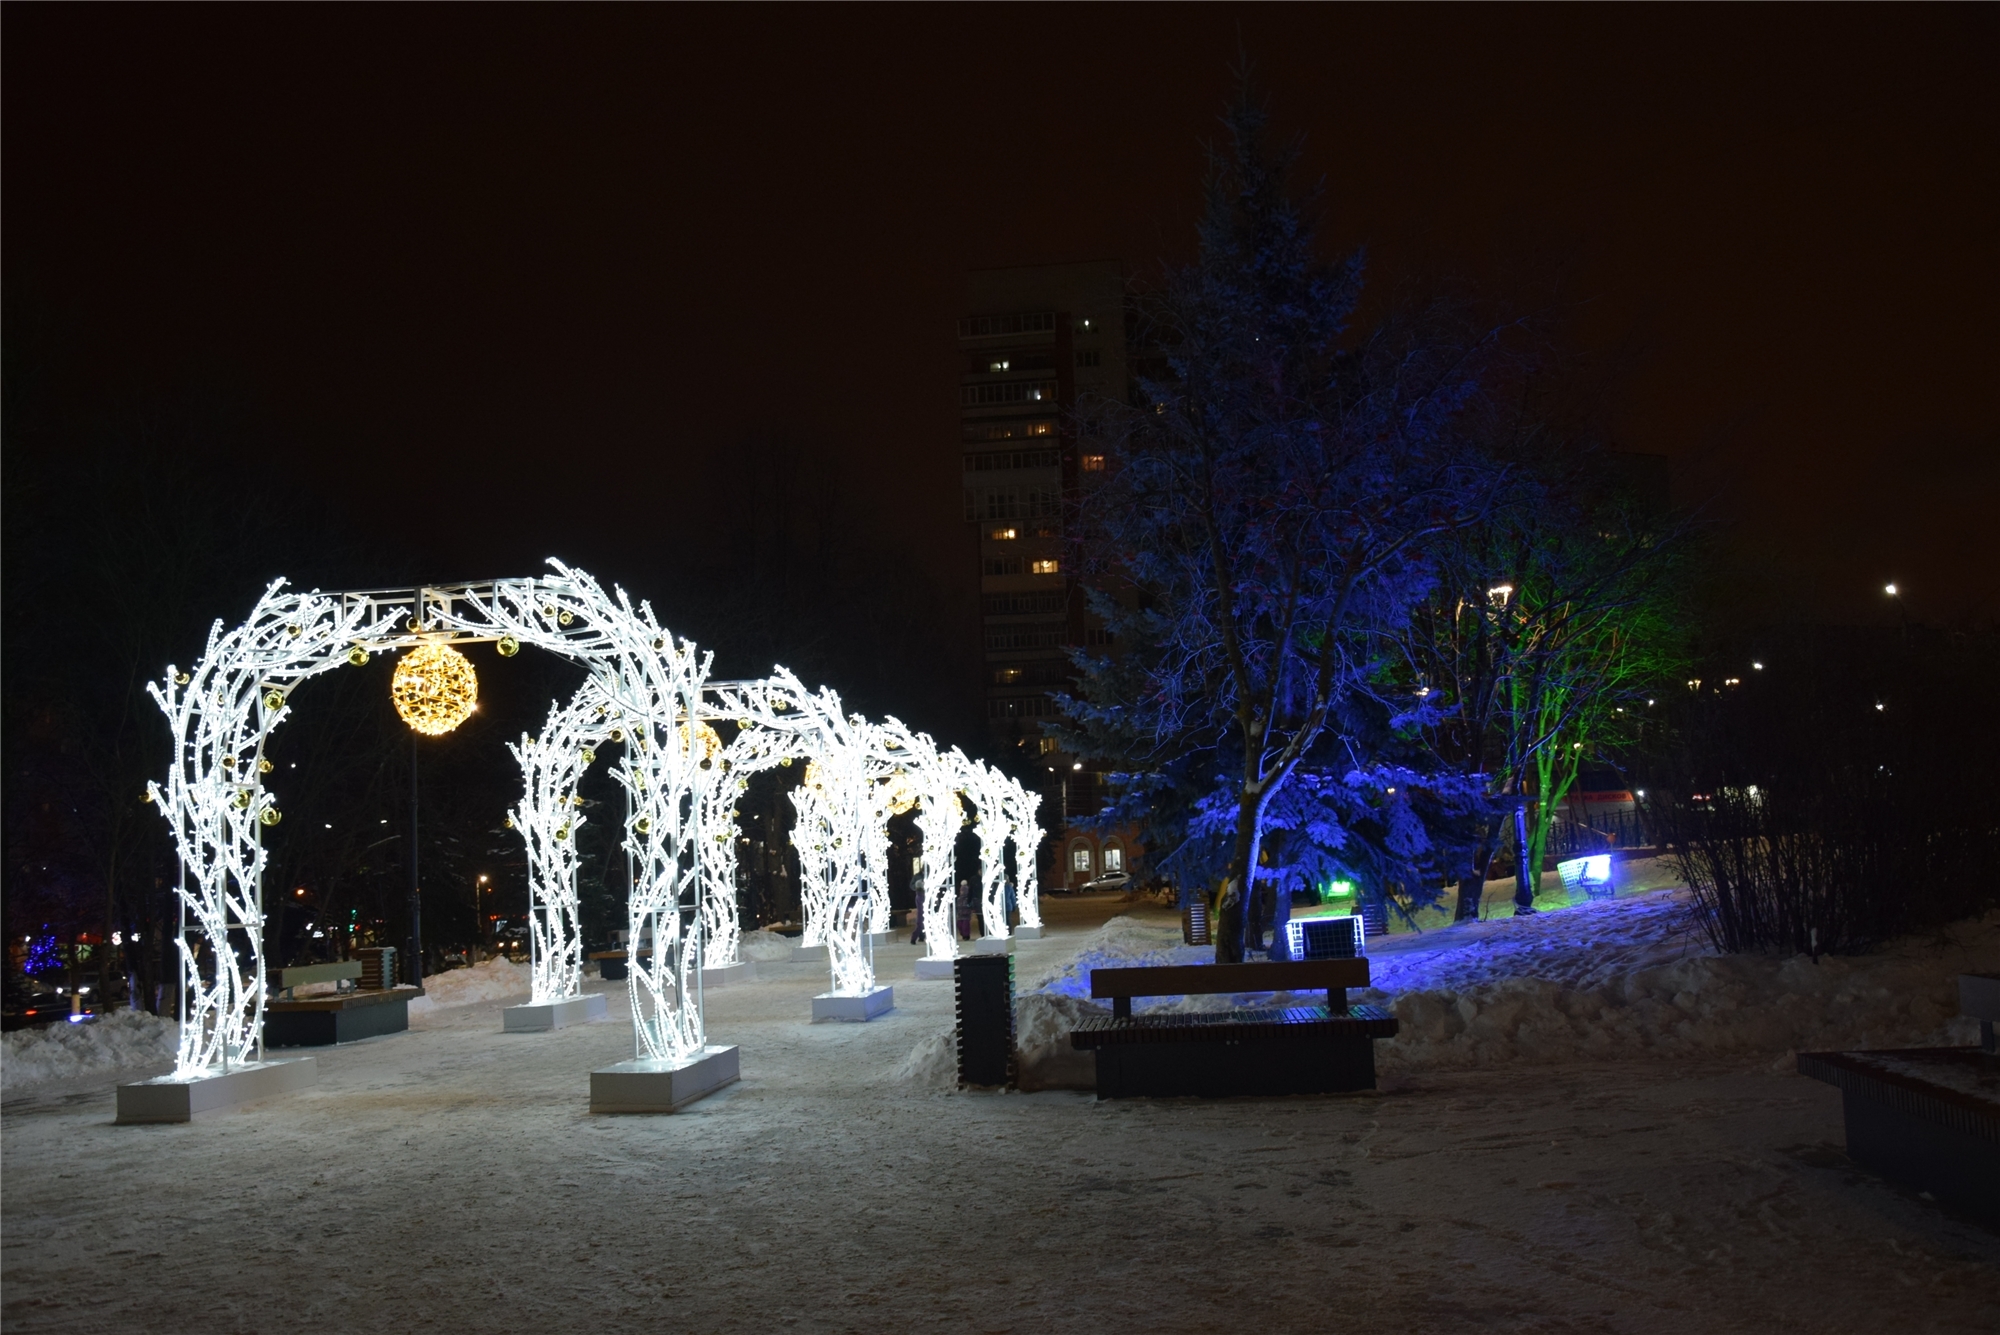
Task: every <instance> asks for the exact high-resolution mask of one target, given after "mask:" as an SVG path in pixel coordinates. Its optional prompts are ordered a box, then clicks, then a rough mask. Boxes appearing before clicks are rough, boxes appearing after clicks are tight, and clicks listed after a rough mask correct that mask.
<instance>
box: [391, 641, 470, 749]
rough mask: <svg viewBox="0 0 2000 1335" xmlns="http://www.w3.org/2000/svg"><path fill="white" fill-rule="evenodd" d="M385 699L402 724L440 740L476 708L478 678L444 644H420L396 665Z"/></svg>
mask: <svg viewBox="0 0 2000 1335" xmlns="http://www.w3.org/2000/svg"><path fill="white" fill-rule="evenodd" d="M389 697H390V698H391V699H392V700H394V701H395V702H396V712H397V713H398V714H400V715H402V717H403V722H405V723H407V724H409V725H410V727H411V728H413V729H415V730H416V731H417V732H420V733H422V734H424V735H425V736H426V737H442V736H444V735H445V734H446V733H448V732H450V731H451V730H452V729H453V728H456V727H457V726H458V725H459V724H461V723H463V722H465V721H466V720H467V719H469V718H471V717H472V711H473V710H475V709H477V708H478V707H479V676H478V674H477V673H475V672H473V670H472V663H471V662H470V661H469V660H468V659H467V658H466V656H465V655H464V654H462V653H460V652H459V651H458V650H456V649H454V648H452V647H451V646H450V645H448V644H420V645H418V646H417V647H416V648H414V649H412V650H410V652H408V653H407V654H404V655H403V659H402V661H401V662H399V663H397V664H396V675H395V677H394V679H393V680H391V681H390V683H389Z"/></svg>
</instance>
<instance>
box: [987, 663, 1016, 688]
mask: <svg viewBox="0 0 2000 1335" xmlns="http://www.w3.org/2000/svg"><path fill="white" fill-rule="evenodd" d="M1020 680H1021V669H1019V668H1017V667H1004V668H994V669H993V684H994V685H995V686H1014V685H1017V684H1019V682H1020Z"/></svg>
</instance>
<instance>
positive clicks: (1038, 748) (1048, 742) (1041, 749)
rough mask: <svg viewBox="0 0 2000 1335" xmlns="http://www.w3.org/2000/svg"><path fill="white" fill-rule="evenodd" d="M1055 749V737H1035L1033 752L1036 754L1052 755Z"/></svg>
mask: <svg viewBox="0 0 2000 1335" xmlns="http://www.w3.org/2000/svg"><path fill="white" fill-rule="evenodd" d="M1055 750H1056V739H1055V738H1053V737H1037V738H1036V739H1035V754H1036V755H1038V756H1048V755H1054V754H1055Z"/></svg>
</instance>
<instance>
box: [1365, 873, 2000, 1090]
mask: <svg viewBox="0 0 2000 1335" xmlns="http://www.w3.org/2000/svg"><path fill="white" fill-rule="evenodd" d="M1660 898H1661V899H1662V900H1669V901H1672V900H1678V899H1679V898H1680V896H1679V895H1678V894H1676V893H1674V892H1663V894H1662V895H1661V896H1660ZM1628 903H1630V904H1633V905H1634V908H1633V911H1632V912H1631V914H1630V917H1629V922H1628V923H1627V924H1626V927H1627V930H1626V931H1623V932H1621V933H1620V934H1619V939H1618V940H1617V941H1616V942H1615V943H1613V944H1611V945H1610V948H1609V949H1606V950H1602V951H1600V950H1599V949H1598V948H1597V947H1598V945H1600V944H1602V942H1601V941H1600V938H1599V934H1598V931H1597V930H1596V928H1595V927H1592V926H1590V925H1586V929H1585V930H1584V931H1582V932H1581V933H1580V936H1579V940H1578V941H1577V942H1576V943H1574V944H1573V945H1572V946H1571V947H1570V948H1568V949H1563V948H1560V943H1558V942H1554V941H1551V940H1547V939H1543V940H1524V941H1523V942H1521V943H1506V942H1502V943H1498V948H1496V949H1492V950H1490V951H1488V950H1481V951H1476V952H1474V951H1462V950H1454V951H1450V952H1440V954H1439V955H1438V956H1437V957H1436V958H1435V961H1434V963H1433V964H1432V965H1431V966H1429V967H1428V968H1426V967H1424V966H1422V965H1421V964H1420V963H1419V962H1418V961H1416V960H1414V959H1413V960H1411V961H1410V962H1409V967H1407V968H1406V969H1403V970H1400V971H1398V970H1385V969H1383V968H1381V967H1380V965H1379V964H1378V966H1377V968H1376V971H1375V976H1376V980H1377V983H1378V987H1377V988H1376V989H1373V990H1371V991H1370V992H1369V993H1367V994H1364V996H1363V997H1362V998H1361V999H1364V1000H1369V1001H1373V1002H1375V1003H1377V1004H1380V1005H1387V1006H1389V1007H1390V1008H1391V1009H1392V1010H1393V1011H1394V1013H1395V1015H1396V1018H1397V1019H1398V1020H1400V1021H1401V1022H1402V1032H1401V1033H1400V1034H1398V1035H1397V1037H1396V1038H1395V1039H1393V1040H1391V1041H1388V1042H1385V1043H1382V1044H1379V1045H1378V1046H1377V1048H1376V1055H1377V1059H1378V1061H1379V1062H1380V1063H1381V1065H1382V1067H1383V1068H1384V1069H1385V1070H1394V1069H1418V1070H1421V1069H1441V1068H1455V1067H1477V1066H1497V1065H1502V1064H1508V1063H1520V1062H1567V1061H1582V1060H1589V1059H1604V1058H1620V1057H1645V1056H1659V1057H1708V1056H1728V1055H1760V1056H1761V1055H1769V1056H1771V1057H1774V1058H1777V1059H1778V1062H1777V1064H1779V1065H1784V1064H1785V1062H1786V1059H1787V1058H1788V1057H1789V1055H1790V1054H1791V1053H1794V1052H1797V1051H1800V1050H1810V1049H1824V1048H1870V1047H1916V1046H1924V1045H1930V1044H1937V1043H1967V1042H1971V1041H1974V1040H1973V1038H1972V1033H1973V1029H1974V1025H1973V1023H1972V1022H1971V1021H1968V1020H1961V1019H1958V1018H1957V1012H1958V992H1957V979H1958V975H1959V974H1961V973H1970V972H1984V971H1988V970H1991V969H1992V968H1994V967H1995V966H1996V964H2000V913H1996V914H1990V915H1988V916H1987V917H1986V918H1984V919H1980V920H1977V921H1974V922H1967V923H1962V924H1960V925H1959V926H1958V927H1957V928H1956V929H1955V930H1953V931H1952V932H1951V933H1949V934H1947V935H1945V936H1942V937H1929V938H1923V939H1919V940H1910V941H1903V942H1899V943H1897V944H1896V945H1894V946H1892V947H1891V948H1889V949H1887V950H1884V951H1882V952H1880V953H1878V954H1874V955H1861V956H1846V957H1842V956H1832V955H1823V956H1821V957H1820V959H1819V962H1818V963H1814V962H1813V961H1812V960H1811V959H1809V958H1808V957H1806V956H1803V955H1800V956H1794V957H1792V958H1790V959H1780V958H1774V957H1771V956H1761V955H1726V956H1724V955H1715V954H1713V953H1710V952H1708V951H1707V950H1706V948H1705V947H1695V946H1693V945H1692V944H1684V945H1683V948H1682V954H1681V957H1680V958H1678V959H1674V960H1672V962H1670V963H1664V964H1661V963H1652V962H1650V961H1651V960H1652V959H1654V958H1656V957H1657V956H1659V955H1661V954H1664V953H1666V950H1667V948H1668V947H1669V946H1670V945H1671V944H1672V943H1671V942H1669V941H1666V940H1661V939H1658V938H1657V937H1656V938H1655V939H1653V940H1650V941H1649V940H1647V939H1646V929H1647V928H1648V926H1649V925H1651V926H1653V927H1655V928H1657V927H1658V926H1659V925H1660V924H1662V923H1672V922H1675V921H1676V915H1675V913H1674V912H1673V911H1672V910H1673V909H1674V908H1676V907H1678V908H1679V909H1680V910H1681V912H1680V914H1679V922H1680V924H1681V925H1682V926H1683V927H1684V925H1685V911H1684V910H1685V905H1684V902H1683V903H1681V904H1679V905H1675V904H1672V903H1668V904H1665V905H1661V904H1646V903H1643V902H1640V901H1637V900H1634V901H1613V902H1612V903H1609V904H1604V905H1594V906H1592V909H1593V910H1596V911H1598V916H1599V917H1601V918H1603V919H1605V920H1607V921H1615V915H1616V914H1617V911H1618V909H1619V908H1620V907H1621V906H1622V905H1624V904H1628ZM1606 911H1608V912H1606ZM1585 912H1586V911H1585V910H1582V909H1575V910H1570V913H1569V914H1555V915H1549V917H1548V918H1547V919H1541V918H1537V919H1529V920H1527V921H1526V922H1524V923H1523V924H1522V925H1523V927H1524V928H1527V927H1532V929H1533V930H1534V933H1535V934H1536V935H1538V936H1542V937H1553V936H1554V935H1556V933H1557V932H1558V931H1559V930H1561V929H1560V925H1559V924H1558V923H1557V922H1555V921H1552V920H1554V919H1560V918H1564V917H1568V916H1570V914H1583V913H1585ZM1601 925H1602V924H1598V925H1597V926H1601ZM1453 930H1456V929H1453ZM1440 935H1442V934H1440ZM1526 935H1527V934H1526V933H1524V937H1525V936H1526ZM1515 944H1518V945H1519V946H1520V948H1510V946H1511V945H1515ZM1697 951H1698V952H1699V953H1697ZM1607 956H1608V957H1609V959H1607V958H1606V957H1607ZM1621 957H1623V958H1624V960H1625V961H1626V962H1627V967H1624V968H1622V969H1621V968H1620V967H1619V963H1620V959H1621ZM1633 963H1636V967H1631V964H1633ZM1399 973H1400V974H1401V977H1400V979H1399V978H1398V977H1397V975H1398V974H1399ZM1392 981H1402V982H1404V983H1405V984H1406V989H1405V990H1401V991H1395V992H1391V991H1390V990H1389V989H1388V988H1387V987H1385V986H1383V985H1384V984H1389V983H1391V982H1392ZM1408 984H1427V985H1417V986H1408ZM1439 984H1444V985H1442V986H1440V985H1439Z"/></svg>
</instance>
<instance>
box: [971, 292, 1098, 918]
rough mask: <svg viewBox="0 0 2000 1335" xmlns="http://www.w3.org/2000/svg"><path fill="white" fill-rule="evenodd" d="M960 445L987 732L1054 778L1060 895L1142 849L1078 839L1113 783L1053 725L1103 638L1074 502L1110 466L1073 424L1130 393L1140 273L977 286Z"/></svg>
mask: <svg viewBox="0 0 2000 1335" xmlns="http://www.w3.org/2000/svg"><path fill="white" fill-rule="evenodd" d="M958 347H959V352H960V353H961V355H962V357H963V366H962V367H961V375H960V379H959V435H960V442H961V448H962V450H963V454H964V468H965V501H964V504H965V519H966V522H967V525H968V527H969V528H970V529H971V531H972V533H973V535H974V540H975V541H976V543H977V547H978V552H979V565H980V579H979V596H980V602H981V608H980V611H981V619H980V624H981V633H982V634H983V635H984V636H985V648H986V654H985V672H986V721H987V726H988V728H989V729H990V730H991V731H992V733H993V736H994V740H995V741H996V742H998V743H1000V744H1002V745H1004V746H1005V747H1007V748H1008V749H1010V750H1011V751H1012V752H1013V753H1014V754H1015V756H1016V757H1017V758H1018V759H1019V760H1021V761H1022V763H1023V767H1025V766H1026V764H1028V763H1030V762H1032V763H1033V765H1034V770H1035V773H1036V774H1037V775H1038V776H1040V777H1041V779H1042V794H1043V797H1042V816H1041V821H1042V824H1043V826H1044V827H1046V828H1048V829H1050V830H1051V831H1052V832H1054V833H1055V834H1056V835H1057V839H1056V844H1055V852H1054V857H1055V859H1056V860H1057V862H1058V863H1059V866H1058V867H1052V868H1047V869H1045V872H1044V876H1045V878H1046V883H1048V884H1052V885H1054V884H1068V885H1076V884H1080V883H1081V882H1083V881H1086V880H1089V879H1091V878H1092V877H1094V876H1098V875H1102V874H1104V873H1106V872H1116V871H1122V870H1124V868H1125V864H1126V851H1127V848H1128V847H1129V841H1127V840H1123V839H1121V838H1119V837H1117V836H1112V837H1109V838H1105V839H1100V838H1098V837H1097V836H1096V835H1094V834H1092V833H1090V832H1088V831H1081V830H1073V829H1070V828H1068V825H1069V821H1070V820H1071V819H1072V818H1074V817H1077V816H1085V815H1089V814H1091V813H1093V812H1095V811H1096V810H1097V809H1098V808H1099V807H1100V806H1102V804H1103V798H1104V787H1103V780H1102V776H1101V775H1099V774H1097V773H1095V772H1093V771H1092V770H1090V769H1089V768H1088V767H1085V766H1083V765H1081V763H1080V762H1079V761H1078V760H1077V759H1076V758H1075V757H1072V756H1070V755H1067V754H1066V753H1062V752H1059V751H1057V750H1056V749H1055V743H1054V740H1053V739H1052V738H1048V737H1044V736H1043V735H1042V728H1041V722H1042V721H1043V720H1045V719H1048V718H1051V717H1053V716H1054V715H1055V713H1056V709H1055V705H1054V702H1053V701H1052V700H1051V699H1050V698H1049V692H1050V690H1051V689H1060V688H1061V687H1062V686H1063V685H1064V684H1065V683H1066V682H1068V681H1069V679H1070V665H1069V659H1068V656H1067V655H1066V653H1065V652H1064V650H1065V648H1066V646H1069V645H1072V644H1087V643H1090V642H1091V640H1092V638H1093V637H1094V636H1096V635H1098V634H1101V632H1099V631H1097V630H1096V629H1095V623H1094V622H1093V621H1092V619H1091V618H1090V617H1089V616H1088V615H1087V613H1086V612H1085V610H1084V606H1083V599H1082V597H1081V595H1080V593H1079V592H1078V590H1077V587H1076V584H1075V581H1074V578H1073V572H1071V571H1069V570H1066V569H1065V568H1064V562H1065V560H1066V559H1067V557H1066V554H1065V552H1064V550H1063V541H1062V539H1063V529H1062V525H1063V501H1064V498H1065V496H1067V495H1069V494H1070V493H1072V492H1073V491H1074V490H1075V488H1076V486H1077V483H1078V479H1079V476H1080V474H1081V473H1083V472H1086V471H1089V470H1091V469H1092V468H1101V467H1103V465H1104V458H1103V455H1102V454H1101V453H1093V452H1092V451H1091V448H1090V442H1089V440H1088V439H1083V440H1079V439H1078V437H1077V434H1076V431H1075V427H1074V419H1073V417H1072V413H1073V411H1074V410H1075V408H1076V407H1077V405H1078V403H1079V402H1084V403H1088V401H1089V400H1091V399H1092V398H1097V397H1103V398H1123V397H1124V395H1125V393H1126V386H1127V383H1128V381H1127V375H1126V348H1125V277H1124V266H1123V265H1122V264H1120V263H1119V262H1118V261H1116V260H1099V261H1093V262H1090V263H1085V264H1058V265H1049V266H1046V267H1040V268H1024V269H988V270H982V271H979V272H976V273H972V274H968V275H967V277H966V305H965V315H964V316H963V318H961V319H960V320H959V322H958Z"/></svg>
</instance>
